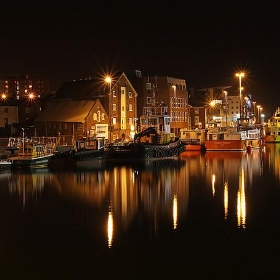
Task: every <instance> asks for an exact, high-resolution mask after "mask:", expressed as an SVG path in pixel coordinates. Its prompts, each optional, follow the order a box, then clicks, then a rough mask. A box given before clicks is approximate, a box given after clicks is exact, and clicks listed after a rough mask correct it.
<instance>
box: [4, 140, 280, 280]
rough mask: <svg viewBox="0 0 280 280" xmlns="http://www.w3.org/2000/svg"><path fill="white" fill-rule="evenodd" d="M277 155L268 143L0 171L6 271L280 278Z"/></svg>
mask: <svg viewBox="0 0 280 280" xmlns="http://www.w3.org/2000/svg"><path fill="white" fill-rule="evenodd" d="M279 162H280V145H274V144H267V145H266V147H265V149H264V151H263V152H259V151H254V152H252V153H251V154H246V153H245V154H244V153H240V152H238V153H231V152H228V153H215V152H208V153H206V154H205V155H200V154H195V153H189V155H188V156H185V157H184V158H182V159H181V160H174V161H159V162H147V163H145V164H132V165H122V164H120V165H114V164H110V165H105V166H104V165H102V164H100V165H99V164H96V165H95V166H83V167H81V168H79V169H77V170H68V171H67V170H48V169H38V170H35V171H32V172H27V171H26V172H24V171H16V172H12V173H11V172H2V173H0V178H1V187H0V279H38V280H40V279H279V277H280V165H279ZM249 277H250V278H249Z"/></svg>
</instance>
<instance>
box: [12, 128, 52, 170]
mask: <svg viewBox="0 0 280 280" xmlns="http://www.w3.org/2000/svg"><path fill="white" fill-rule="evenodd" d="M35 139H36V138H33V139H28V138H25V136H24V133H23V137H22V138H18V140H17V153H16V154H13V155H11V156H10V157H9V158H8V159H9V160H10V161H11V168H12V169H21V168H34V167H37V168H38V167H46V166H48V162H49V160H50V158H51V157H52V156H53V155H54V151H55V149H56V138H55V137H42V138H38V139H36V140H35Z"/></svg>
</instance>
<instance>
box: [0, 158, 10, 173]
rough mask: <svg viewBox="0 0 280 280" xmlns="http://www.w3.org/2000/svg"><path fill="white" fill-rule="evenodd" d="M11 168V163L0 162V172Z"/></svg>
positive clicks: (5, 160) (8, 161)
mask: <svg viewBox="0 0 280 280" xmlns="http://www.w3.org/2000/svg"><path fill="white" fill-rule="evenodd" d="M11 167H12V162H11V161H10V160H9V159H3V160H0V171H1V170H9V169H11Z"/></svg>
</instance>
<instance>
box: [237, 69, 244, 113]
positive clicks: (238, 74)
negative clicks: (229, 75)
mask: <svg viewBox="0 0 280 280" xmlns="http://www.w3.org/2000/svg"><path fill="white" fill-rule="evenodd" d="M235 76H236V77H238V78H239V98H240V118H241V117H242V86H241V80H242V78H243V77H244V76H245V73H244V72H240V73H236V74H235Z"/></svg>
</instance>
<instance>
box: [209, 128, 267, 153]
mask: <svg viewBox="0 0 280 280" xmlns="http://www.w3.org/2000/svg"><path fill="white" fill-rule="evenodd" d="M261 145H262V141H261V132H260V129H247V130H242V129H241V130H240V131H237V129H236V128H234V127H232V128H222V127H221V128H210V129H209V131H208V132H207V134H206V139H205V146H206V150H207V151H251V150H252V149H260V148H261Z"/></svg>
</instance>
